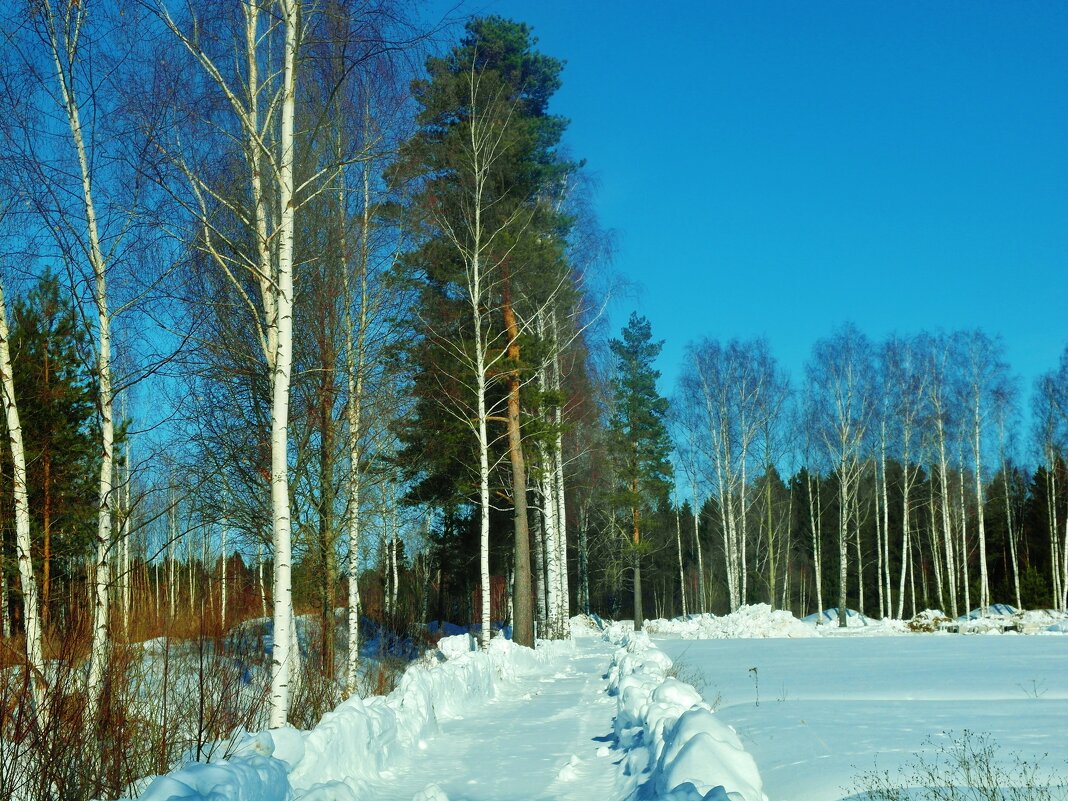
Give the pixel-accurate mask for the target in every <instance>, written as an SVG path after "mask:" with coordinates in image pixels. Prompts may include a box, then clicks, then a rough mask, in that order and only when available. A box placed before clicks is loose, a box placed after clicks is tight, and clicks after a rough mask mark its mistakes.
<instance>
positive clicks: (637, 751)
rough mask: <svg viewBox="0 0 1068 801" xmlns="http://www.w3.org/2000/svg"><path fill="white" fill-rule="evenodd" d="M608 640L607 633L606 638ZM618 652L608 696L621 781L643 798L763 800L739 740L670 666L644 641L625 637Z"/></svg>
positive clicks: (757, 778)
mask: <svg viewBox="0 0 1068 801" xmlns="http://www.w3.org/2000/svg"><path fill="white" fill-rule="evenodd" d="M613 633H614V630H613V629H611V628H610V629H609V632H608V635H607V636H612V634H613ZM620 644H621V647H620V648H619V650H617V651H616V655H615V657H614V658H613V660H612V666H611V668H610V669H609V672H608V691H609V693H610V694H612V695H614V696H616V698H617V710H616V719H615V725H614V729H615V734H616V739H617V742H618V744H619V746H620V747H621V748H622V749H623V750H624V751H625V752H626V756H625V757H624V766H625V768H624V773H625V774H626V775H627V776H629V777H632V778H633V779H634V780H635V783H636V788H637V786H639V785H640V786H641V787H642V788H643V790H645V793H644V794H642V796H641V797H646V798H647V797H653V798H657V799H663V801H697V800H698V799H700V800H703V801H712V799H717V798H724V799H730V800H731V801H762V800H763V799H765V796H764V794H763V792H762V782H761V778H760V774H759V772H758V771H757V767H756V763H755V762H754V761H753V758H752V757H751V756H750V755H749V754H748V753H746V751H745V749H744V748H743V747H742V743H741V741H740V740H739V739H738V736H737V734H735V732H734V730H733V729H732V728H731V727H730V726H728V725H727V724H726V723H724V722H723V721H721V720H720V719H719V718H718V717H717V716H716V714H715V713H714V712H713V711H712V707H711V706H709V705H708V704H707V703H705V702H704V701H703V700H701V697H700V694H699V693H698V692H696V690H695V689H694V688H693V687H691V686H690V685H688V684H684V683H683V682H681V681H678V680H676V679H674V678H672V677H670V676H669V675H668V671H669V670H670V668H671V665H672V663H671V660H670V659H669V658H668V657H667V656H666V655H665V654H664V652H663V651H661V650H660V649H659V648H657V647H656V646H655V645H653V643H652V641H651V640H650V639H649V635H648V634H647V633H646V632H630V633H627V634H623V635H622V636H621V637H620ZM646 788H648V789H646ZM636 793H637V790H636Z"/></svg>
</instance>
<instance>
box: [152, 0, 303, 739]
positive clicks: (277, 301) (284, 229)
mask: <svg viewBox="0 0 1068 801" xmlns="http://www.w3.org/2000/svg"><path fill="white" fill-rule="evenodd" d="M270 6H271V8H272V10H273V11H274V12H275V13H273V14H268V13H267V12H266V9H264V8H263V7H262V6H261V4H259V3H256V2H251V0H249V1H248V2H243V3H242V4H241V14H242V16H243V30H242V31H241V32H240V34H239V35H240V36H241V39H240V41H239V42H238V52H239V53H241V54H242V57H243V59H244V61H243V64H241V65H240V67H239V69H238V74H236V75H230V74H228V72H227V71H226V70H227V69H228V65H226V64H225V62H223V61H220V60H218V56H217V55H216V54H213V53H211V52H209V51H208V50H207V49H205V47H204V41H203V40H202V39H201V37H199V36H197V35H196V30H197V26H198V25H199V24H200V23H199V21H198V20H197V19H196V18H195V17H194V18H192V19H191V20H189V22H188V25H187V26H186V27H183V26H182V25H180V24H179V22H178V21H177V20H176V19H175V18H174V17H173V16H172V15H171V14H170V11H169V10H168V9H167V7H166V6H163V5H161V6H160V7H159V13H160V18H161V19H162V20H163V21H164V23H165V24H166V26H167V28H168V29H169V30H170V31H171V33H172V34H173V35H174V36H175V37H176V39H177V40H178V41H179V42H180V43H181V44H182V45H183V46H184V48H185V49H186V51H187V52H188V53H189V54H190V56H191V57H192V59H193V61H194V62H195V64H196V65H197V67H198V68H199V69H200V70H201V71H202V72H203V75H204V76H206V79H207V81H208V83H209V84H210V85H212V86H214V87H215V89H216V90H217V91H218V92H219V93H220V94H221V96H222V98H223V99H224V102H225V107H227V108H228V109H229V111H230V114H231V115H232V117H231V120H232V122H227V123H220V124H223V125H226V126H227V128H232V129H233V130H235V131H236V134H237V135H236V138H237V139H238V141H239V142H240V143H241V146H242V156H243V158H244V160H245V166H246V169H247V173H246V179H247V181H248V187H247V188H248V193H249V198H250V200H251V209H246V208H245V207H243V206H238V205H237V204H235V203H234V202H233V201H231V200H229V199H228V198H227V197H226V195H225V194H224V193H223V192H222V191H220V189H219V188H217V187H216V186H215V185H213V183H212V181H211V178H212V176H210V175H208V174H205V173H204V172H203V171H202V170H199V169H198V166H199V165H198V164H197V163H196V162H194V161H192V160H191V159H189V158H188V157H187V155H186V154H185V153H183V152H182V150H181V149H180V145H179V144H178V143H175V146H174V149H173V150H172V157H173V160H174V162H175V164H176V165H177V167H178V168H179V170H180V172H181V174H182V175H184V177H185V179H186V181H187V186H188V189H189V199H188V200H187V201H186V208H187V210H188V211H189V213H190V217H191V218H192V220H193V221H194V222H195V225H196V227H197V229H198V231H197V235H198V240H197V241H198V244H199V247H200V248H201V249H202V250H203V252H204V253H205V254H206V255H207V256H208V258H210V260H211V261H212V262H213V263H214V264H215V266H216V267H217V268H218V269H219V270H221V271H222V272H223V273H224V274H225V275H226V276H227V277H228V278H229V279H230V281H231V282H232V284H233V285H234V287H235V288H236V289H237V290H238V292H239V294H241V295H242V297H243V299H244V301H245V303H247V304H248V305H249V307H250V308H255V319H256V331H255V336H256V339H257V341H258V342H259V344H260V347H261V349H262V351H263V354H264V357H265V359H266V361H267V366H268V370H269V374H270V381H271V390H270V392H271V412H270V416H271V422H270V498H271V502H270V506H271V510H272V511H271V520H272V524H271V528H272V540H273V546H274V554H273V555H274V589H273V593H272V599H273V603H274V637H273V646H272V658H271V693H270V718H269V720H270V725H271V726H272V727H279V726H282V725H285V723H286V720H287V717H288V713H289V699H290V686H291V682H292V680H293V679H294V678H295V677H294V676H293V675H292V674H293V673H294V670H293V668H294V664H295V662H296V660H297V659H298V658H299V654H298V653H294V652H293V650H292V643H293V641H294V637H293V634H294V632H293V630H292V625H293V620H292V617H293V613H292V603H293V602H292V581H291V570H292V530H291V515H290V499H289V458H288V452H289V451H288V445H289V443H288V425H289V392H290V381H291V368H292V363H293V300H294V295H293V292H294V280H293V276H294V239H295V222H296V208H297V205H298V198H297V195H298V187H297V186H296V185H295V183H294V158H295V138H294V122H295V116H296V106H297V68H298V60H299V49H300V30H299V26H300V13H301V3H300V0H276V2H272V3H270ZM239 63H240V62H239ZM265 64H266V67H265V66H264V65H265ZM220 206H221V207H222V208H225V209H227V210H229V211H230V212H231V213H233V214H234V215H235V216H236V217H237V219H238V220H240V221H241V223H242V227H243V231H244V233H245V235H248V236H249V238H250V240H251V241H252V242H253V243H254V244H253V247H252V248H251V250H250V251H247V250H245V249H243V248H241V247H234V246H233V245H234V243H233V242H232V241H231V239H230V236H229V234H228V233H227V232H226V231H224V230H222V229H221V228H220V227H219V223H218V218H217V217H216V214H215V212H216V209H217V208H219V207H220ZM244 271H247V272H249V273H251V274H252V275H253V276H254V277H255V280H256V282H257V283H258V286H259V307H258V308H256V307H255V301H254V300H253V298H252V297H251V296H249V295H247V294H245V291H244V281H243V280H242V276H241V273H243V272H244Z"/></svg>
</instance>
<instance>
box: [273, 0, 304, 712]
mask: <svg viewBox="0 0 1068 801" xmlns="http://www.w3.org/2000/svg"><path fill="white" fill-rule="evenodd" d="M299 6H300V2H299V0H282V12H283V16H284V18H285V53H284V68H283V69H284V74H283V88H282V109H281V139H280V142H279V145H280V155H281V157H280V165H279V171H278V190H279V207H280V208H281V219H280V221H279V227H278V273H277V288H276V290H275V297H276V298H277V307H276V308H277V312H278V341H277V345H276V349H275V359H274V372H273V376H272V382H271V383H272V386H271V390H272V397H271V510H272V533H273V539H274V598H273V600H274V640H273V649H272V650H273V654H272V659H271V695H270V699H271V704H270V720H269V725H270V727H271V728H272V729H275V728H279V727H280V726H284V725H286V722H287V720H288V717H289V697H290V684H291V682H292V680H293V678H294V677H293V675H292V673H293V672H294V671H293V669H294V668H295V667H296V662H297V660H298V659H299V652H294V651H293V649H292V640H293V638H294V636H295V631H294V630H293V586H292V573H291V571H292V531H291V529H290V515H289V458H288V453H289V450H288V445H289V442H288V437H289V382H290V370H291V368H292V363H293V245H294V238H295V232H296V229H295V211H296V204H295V198H294V196H293V158H294V149H295V148H294V130H293V127H294V118H295V116H296V89H297V80H296V70H297V24H298V19H299V13H300V12H299Z"/></svg>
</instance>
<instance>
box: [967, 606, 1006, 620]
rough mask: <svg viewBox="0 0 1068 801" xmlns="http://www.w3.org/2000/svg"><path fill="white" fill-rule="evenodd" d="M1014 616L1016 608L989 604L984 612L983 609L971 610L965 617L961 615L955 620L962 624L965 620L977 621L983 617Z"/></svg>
mask: <svg viewBox="0 0 1068 801" xmlns="http://www.w3.org/2000/svg"><path fill="white" fill-rule="evenodd" d="M1015 614H1016V607H1014V606H1009V605H1008V604H990V606H988V607H987V608H986V610H985V611H984V610H983V609H981V608H980V609H973V610H972V611H971V612H969V613H968V614H966V615H961V616H960V617H958V618H957V620H959V621H961V622H963V621H965V620H979V619H980V618H984V617H1012V616H1013V615H1015Z"/></svg>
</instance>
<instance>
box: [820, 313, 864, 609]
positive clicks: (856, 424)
mask: <svg viewBox="0 0 1068 801" xmlns="http://www.w3.org/2000/svg"><path fill="white" fill-rule="evenodd" d="M871 374H872V349H871V344H870V343H869V341H868V339H867V337H865V336H864V335H863V334H861V333H860V331H858V330H857V329H856V327H855V326H851V325H847V326H845V327H843V328H842V329H840V330H839V331H838V332H837V333H835V334H834V335H832V336H831V337H830V338H828V339H824V340H820V341H819V342H817V343H816V344H815V345H814V346H813V349H812V358H811V360H810V361H809V363H808V365H807V367H806V375H807V379H808V391H809V393H810V395H811V398H812V399H813V400H812V402H813V404H814V406H815V408H816V409H817V410H818V413H819V417H818V418H817V421H816V425H817V430H818V435H819V437H820V439H821V440H822V442H823V445H824V448H825V449H826V452H827V454H828V457H829V459H830V461H831V463H832V464H833V465H834V471H835V475H836V477H837V479H838V625H839V626H840V627H842V628H844V627H845V626H846V608H847V607H846V598H847V593H846V589H847V583H848V567H849V555H848V543H849V532H850V530H851V528H853V527H855V526H856V523H857V521H856V515H855V511H854V508H855V502H856V497H857V491H858V484H859V479H860V473H861V469H862V453H863V446H864V441H865V436H866V434H867V432H868V426H869V424H870V421H871V406H872V397H871Z"/></svg>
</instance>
